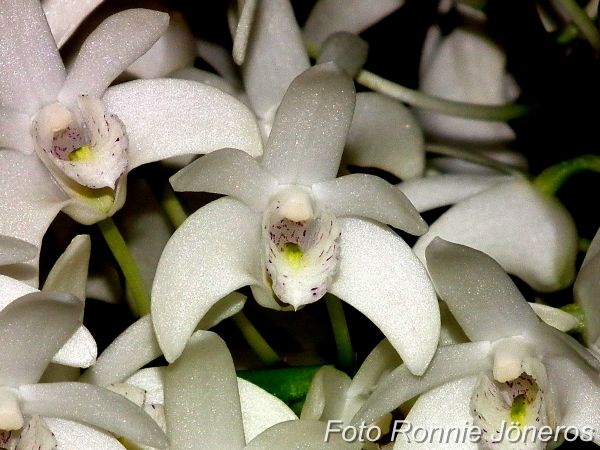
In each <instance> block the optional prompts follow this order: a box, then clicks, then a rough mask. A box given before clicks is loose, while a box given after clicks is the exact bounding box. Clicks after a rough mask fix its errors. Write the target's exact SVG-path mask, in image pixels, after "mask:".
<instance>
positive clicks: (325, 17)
mask: <svg viewBox="0 0 600 450" xmlns="http://www.w3.org/2000/svg"><path fill="white" fill-rule="evenodd" d="M403 4H404V0H377V1H370V2H363V1H361V0H350V1H349V0H319V1H317V3H316V4H315V6H314V7H313V9H312V10H311V12H310V16H309V17H308V20H307V21H306V25H304V37H305V38H306V40H307V41H308V43H309V44H311V45H317V46H319V45H321V44H322V43H323V42H324V41H325V39H327V36H329V35H330V34H333V33H335V32H336V31H348V32H350V33H357V34H358V33H360V32H361V31H364V30H366V29H367V28H369V27H370V26H371V25H373V24H375V23H377V22H379V21H380V20H381V19H383V18H384V17H385V16H387V15H389V14H391V13H393V12H394V11H396V10H397V9H398V8H400V7H401V6H402V5H403Z"/></svg>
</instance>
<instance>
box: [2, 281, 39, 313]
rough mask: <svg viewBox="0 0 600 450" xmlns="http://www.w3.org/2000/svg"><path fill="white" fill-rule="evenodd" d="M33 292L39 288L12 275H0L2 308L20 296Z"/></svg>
mask: <svg viewBox="0 0 600 450" xmlns="http://www.w3.org/2000/svg"><path fill="white" fill-rule="evenodd" d="M33 292H38V290H37V289H35V288H33V287H31V286H30V285H29V284H26V283H23V282H22V281H19V280H15V279H14V278H12V277H9V276H6V275H0V310H2V309H4V308H5V307H6V306H7V305H9V304H10V303H12V302H13V301H15V300H16V299H18V298H19V297H23V296H24V295H27V294H31V293H33Z"/></svg>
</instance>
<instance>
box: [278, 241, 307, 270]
mask: <svg viewBox="0 0 600 450" xmlns="http://www.w3.org/2000/svg"><path fill="white" fill-rule="evenodd" d="M283 254H284V255H285V257H286V258H287V260H288V262H289V263H290V266H292V267H293V268H294V269H299V268H300V267H301V266H302V258H303V257H304V252H303V251H302V250H301V249H300V246H299V245H298V244H294V243H292V242H288V243H286V244H284V245H283Z"/></svg>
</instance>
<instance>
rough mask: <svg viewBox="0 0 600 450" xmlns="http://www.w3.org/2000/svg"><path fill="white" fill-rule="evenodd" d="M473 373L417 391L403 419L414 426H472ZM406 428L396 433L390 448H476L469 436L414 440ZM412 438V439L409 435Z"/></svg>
mask: <svg viewBox="0 0 600 450" xmlns="http://www.w3.org/2000/svg"><path fill="white" fill-rule="evenodd" d="M476 382H477V378H476V377H468V378H463V379H459V380H456V381H453V382H451V383H446V384H444V385H442V386H440V387H438V388H436V389H432V390H431V391H429V392H425V393H423V394H421V396H420V397H419V398H418V399H417V401H416V403H415V404H414V405H413V406H412V408H411V409H410V412H409V413H408V415H407V416H406V421H407V422H408V423H411V424H412V425H413V427H414V428H415V429H416V428H417V427H419V428H424V429H427V430H434V429H444V430H451V429H463V428H466V427H469V426H473V417H472V415H471V407H470V404H471V397H472V395H473V392H474V390H475V384H476ZM411 435H412V433H411V432H410V431H407V432H406V433H403V432H401V433H399V435H398V438H397V439H396V443H395V444H394V450H403V449H411V450H412V449H415V448H416V449H419V448H421V449H427V450H477V449H478V448H479V445H478V444H477V443H475V442H471V441H470V440H469V439H466V440H465V441H463V440H458V439H456V440H452V439H450V440H441V441H440V440H436V439H434V440H433V442H430V441H429V440H427V441H426V442H422V441H416V440H415V439H414V435H413V436H411ZM411 438H412V439H411Z"/></svg>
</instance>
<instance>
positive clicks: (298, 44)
mask: <svg viewBox="0 0 600 450" xmlns="http://www.w3.org/2000/svg"><path fill="white" fill-rule="evenodd" d="M249 39H250V40H249V42H248V48H247V50H246V59H245V63H244V65H243V66H242V74H243V78H244V86H245V88H246V92H247V93H248V97H249V99H250V104H251V105H252V109H253V110H254V111H255V112H256V114H257V116H258V117H259V119H261V120H266V121H269V122H270V120H269V119H271V120H272V118H273V114H274V112H275V110H276V109H277V107H278V106H279V104H280V103H281V99H282V98H283V95H284V94H285V91H286V89H287V88H288V86H289V85H290V83H291V82H292V80H293V79H294V78H296V77H297V76H298V75H300V74H301V73H302V72H304V71H305V70H306V69H308V68H309V67H310V63H309V61H308V55H307V54H306V50H305V49H304V43H303V42H302V36H301V34H300V29H299V28H298V23H297V22H296V18H295V17H294V11H293V10H292V6H291V4H290V2H289V0H261V1H260V2H259V3H258V7H257V11H256V12H255V16H254V23H253V24H252V32H251V33H250V38H249Z"/></svg>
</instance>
